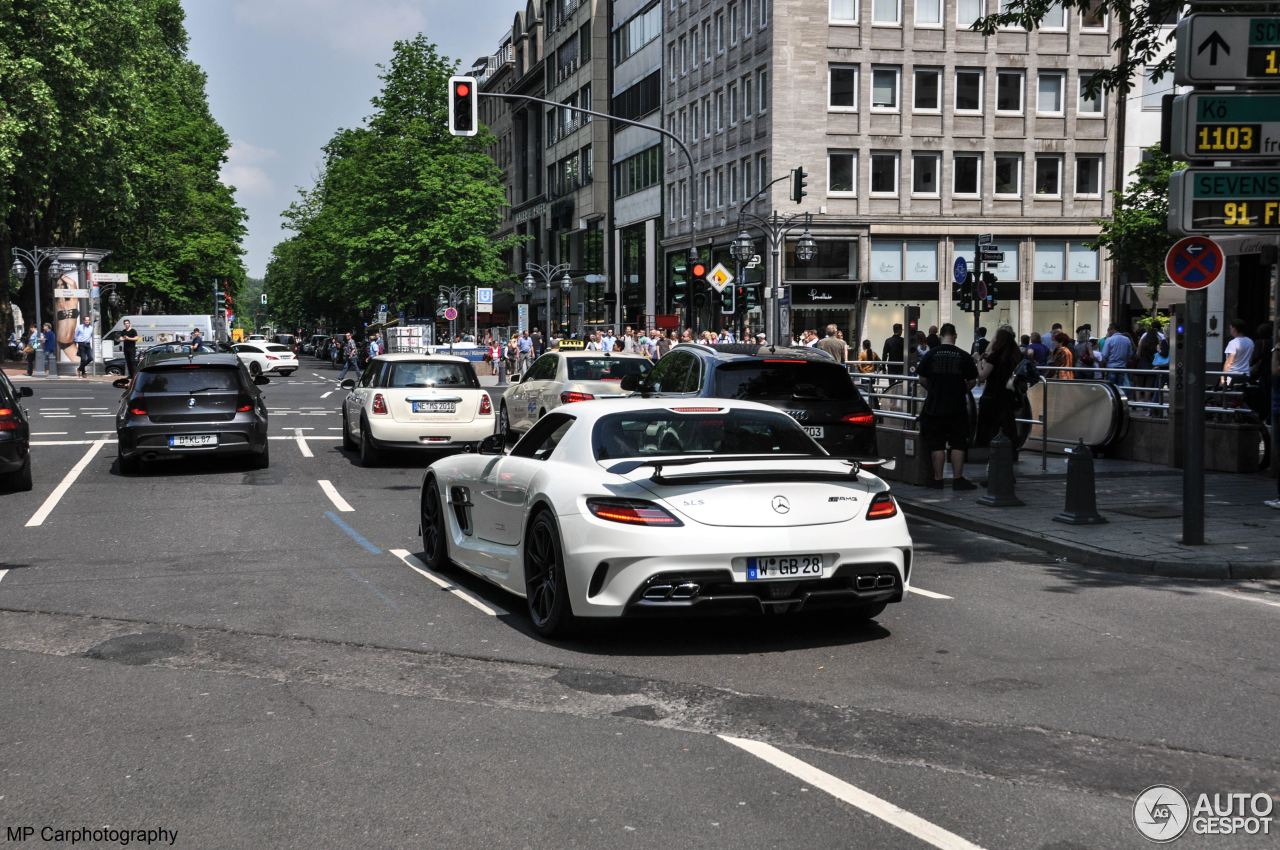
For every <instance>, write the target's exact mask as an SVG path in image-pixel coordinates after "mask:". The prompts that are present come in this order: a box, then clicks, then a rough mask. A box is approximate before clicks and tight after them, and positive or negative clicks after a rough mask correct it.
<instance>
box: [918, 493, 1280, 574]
mask: <svg viewBox="0 0 1280 850" xmlns="http://www.w3.org/2000/svg"><path fill="white" fill-rule="evenodd" d="M894 496H895V497H896V498H897V500H898V503H899V504H900V505H902V508H903V510H905V511H906V512H907V514H909V515H911V516H915V517H919V518H921V519H927V520H931V521H933V522H938V523H942V524H944V525H949V526H952V527H955V528H964V529H967V530H970V531H978V532H981V533H982V534H986V535H989V536H991V537H995V538H997V539H999V540H1006V541H1008V542H1010V543H1017V544H1019V545H1022V546H1026V547H1028V548H1031V549H1039V550H1040V551H1042V552H1046V553H1048V554H1050V555H1057V556H1059V557H1064V558H1067V559H1069V560H1071V561H1073V562H1075V563H1076V564H1079V565H1081V566H1086V567H1090V568H1093V569H1098V570H1105V571H1107V572H1113V573H1122V574H1125V575H1148V576H1159V577H1161V578H1190V579H1215V580H1219V581H1224V580H1241V579H1263V578H1280V565H1276V564H1260V563H1256V562H1233V561H1230V560H1226V561H1195V562H1191V561H1187V562H1179V563H1173V564H1169V563H1158V562H1155V561H1152V560H1151V559H1149V558H1143V557H1139V556H1136V555H1126V554H1124V553H1121V552H1106V551H1100V550H1098V549H1094V548H1090V547H1087V546H1078V545H1074V544H1071V543H1063V542H1061V541H1059V540H1051V539H1048V538H1045V537H1043V536H1041V535H1039V534H1036V533H1035V532H1031V531H1021V530H1019V529H1016V528H1009V527H1008V526H1005V525H998V524H996V523H988V522H982V521H981V520H980V519H979V520H975V519H974V517H973V516H972V515H968V514H966V515H964V516H959V515H957V514H956V513H954V512H953V511H951V510H948V509H947V508H945V507H941V506H935V505H925V504H921V503H919V502H916V501H914V500H912V499H911V498H910V497H907V498H903V496H902V495H901V494H900V493H898V492H894Z"/></svg>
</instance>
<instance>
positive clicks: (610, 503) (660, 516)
mask: <svg viewBox="0 0 1280 850" xmlns="http://www.w3.org/2000/svg"><path fill="white" fill-rule="evenodd" d="M587 510H589V511H591V513H592V515H594V516H597V517H599V518H600V519H607V520H609V521H610V522H620V523H622V524H623V525H656V526H664V527H667V528H674V527H675V526H679V525H684V523H682V522H681V521H680V520H678V519H676V518H675V517H673V516H672V515H671V514H669V513H667V511H665V510H663V509H662V508H660V507H659V506H657V505H655V504H654V503H653V502H644V501H640V500H639V499H587Z"/></svg>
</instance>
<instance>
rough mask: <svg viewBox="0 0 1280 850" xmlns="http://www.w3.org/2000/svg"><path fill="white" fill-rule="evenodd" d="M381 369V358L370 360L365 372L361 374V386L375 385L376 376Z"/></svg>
mask: <svg viewBox="0 0 1280 850" xmlns="http://www.w3.org/2000/svg"><path fill="white" fill-rule="evenodd" d="M381 369H382V361H381V360H370V361H369V363H368V365H366V366H365V367H364V374H363V375H361V376H360V386H362V387H372V386H374V378H375V377H377V374H378V372H379V371H380V370H381Z"/></svg>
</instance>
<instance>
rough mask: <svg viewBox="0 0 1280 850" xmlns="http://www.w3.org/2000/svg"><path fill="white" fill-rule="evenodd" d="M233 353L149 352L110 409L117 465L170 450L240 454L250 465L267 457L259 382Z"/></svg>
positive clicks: (130, 468)
mask: <svg viewBox="0 0 1280 850" xmlns="http://www.w3.org/2000/svg"><path fill="white" fill-rule="evenodd" d="M268 382H269V379H268V378H267V377H266V376H259V377H257V378H251V377H249V373H248V372H247V371H246V370H245V368H244V366H243V365H242V364H241V363H240V358H239V357H237V356H236V355H234V354H194V355H192V354H187V355H182V354H177V353H175V354H173V355H171V356H168V357H163V356H157V357H154V358H153V357H150V356H148V357H147V358H146V359H145V360H144V361H143V363H142V366H141V367H140V368H139V370H138V374H137V375H136V376H135V377H134V379H133V380H132V381H130V380H129V379H128V378H121V379H120V380H118V381H116V382H115V384H114V386H117V387H121V388H125V389H127V390H128V392H126V393H125V394H124V397H123V398H122V399H121V400H120V409H119V410H118V411H117V412H116V435H117V437H118V439H119V444H120V445H119V451H120V471H121V472H122V473H124V474H126V475H129V474H133V473H135V472H138V471H139V469H140V467H141V463H142V461H143V460H153V459H156V458H160V457H164V456H172V455H190V456H193V455H200V454H217V455H241V456H243V457H246V458H248V459H249V462H250V465H251V466H252V468H254V469H266V468H267V466H269V465H270V462H271V461H270V455H269V452H268V443H267V405H266V402H265V401H264V400H263V396H262V392H261V391H260V390H259V389H258V385H259V384H265V383H268Z"/></svg>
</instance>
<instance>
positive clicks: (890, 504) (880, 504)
mask: <svg viewBox="0 0 1280 850" xmlns="http://www.w3.org/2000/svg"><path fill="white" fill-rule="evenodd" d="M897 515H898V503H897V502H895V501H894V500H893V497H892V496H890V495H889V494H888V493H876V495H875V497H874V498H872V499H871V506H870V507H869V508H867V519H888V518H889V517H891V516H897Z"/></svg>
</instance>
